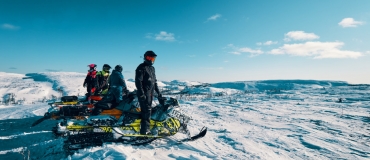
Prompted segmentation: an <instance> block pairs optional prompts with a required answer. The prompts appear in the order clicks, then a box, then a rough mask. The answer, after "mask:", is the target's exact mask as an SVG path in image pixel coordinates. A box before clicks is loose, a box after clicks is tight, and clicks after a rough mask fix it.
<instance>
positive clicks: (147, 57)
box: [144, 50, 157, 65]
mask: <svg viewBox="0 0 370 160" xmlns="http://www.w3.org/2000/svg"><path fill="white" fill-rule="evenodd" d="M156 57H157V55H156V54H155V53H154V52H153V51H150V50H149V51H146V52H145V53H144V62H145V63H147V64H150V65H153V64H154V61H155V58H156Z"/></svg>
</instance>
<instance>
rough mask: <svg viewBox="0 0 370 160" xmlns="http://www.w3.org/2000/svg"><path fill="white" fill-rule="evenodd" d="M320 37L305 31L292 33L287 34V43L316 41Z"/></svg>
mask: <svg viewBox="0 0 370 160" xmlns="http://www.w3.org/2000/svg"><path fill="white" fill-rule="evenodd" d="M319 38H320V37H319V36H318V35H316V34H314V33H306V32H304V31H290V32H288V33H287V34H285V39H284V40H285V41H290V40H300V41H303V40H314V39H319Z"/></svg>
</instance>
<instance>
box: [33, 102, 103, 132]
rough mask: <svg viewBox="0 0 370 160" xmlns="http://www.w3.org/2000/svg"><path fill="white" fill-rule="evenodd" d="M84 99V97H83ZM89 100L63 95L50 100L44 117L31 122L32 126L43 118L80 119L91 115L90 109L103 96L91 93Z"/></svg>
mask: <svg viewBox="0 0 370 160" xmlns="http://www.w3.org/2000/svg"><path fill="white" fill-rule="evenodd" d="M83 99H84V100H85V99H86V98H83ZM90 99H91V100H90V102H88V101H84V100H80V99H78V97H77V96H63V97H61V101H58V102H50V103H48V105H50V108H49V109H48V112H46V113H45V115H44V117H42V118H41V119H38V120H37V121H35V122H34V123H33V124H32V127H34V126H36V125H38V124H40V123H41V122H43V121H44V120H47V119H53V120H59V119H65V118H72V119H80V118H83V116H89V115H91V113H90V112H91V111H92V109H93V108H94V105H93V104H95V103H97V102H99V101H101V100H102V99H103V96H101V95H92V96H90Z"/></svg>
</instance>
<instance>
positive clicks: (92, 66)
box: [87, 63, 96, 69]
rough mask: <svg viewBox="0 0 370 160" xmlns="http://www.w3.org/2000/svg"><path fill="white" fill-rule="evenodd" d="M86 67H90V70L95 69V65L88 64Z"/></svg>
mask: <svg viewBox="0 0 370 160" xmlns="http://www.w3.org/2000/svg"><path fill="white" fill-rule="evenodd" d="M87 66H88V67H90V69H94V68H95V67H96V64H93V63H92V64H89V65H87Z"/></svg>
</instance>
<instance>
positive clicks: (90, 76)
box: [83, 64, 97, 101]
mask: <svg viewBox="0 0 370 160" xmlns="http://www.w3.org/2000/svg"><path fill="white" fill-rule="evenodd" d="M88 67H89V68H90V69H89V70H88V72H87V75H86V78H85V81H84V83H83V86H84V87H86V91H87V93H86V101H90V96H91V95H92V94H93V93H94V92H95V89H96V85H97V84H96V64H90V65H88Z"/></svg>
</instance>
